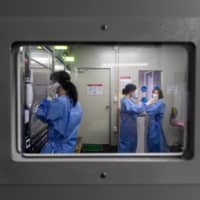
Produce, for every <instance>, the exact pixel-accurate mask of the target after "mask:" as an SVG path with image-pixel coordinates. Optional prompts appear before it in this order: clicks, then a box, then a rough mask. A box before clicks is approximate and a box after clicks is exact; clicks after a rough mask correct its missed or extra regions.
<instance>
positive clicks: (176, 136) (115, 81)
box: [15, 43, 188, 155]
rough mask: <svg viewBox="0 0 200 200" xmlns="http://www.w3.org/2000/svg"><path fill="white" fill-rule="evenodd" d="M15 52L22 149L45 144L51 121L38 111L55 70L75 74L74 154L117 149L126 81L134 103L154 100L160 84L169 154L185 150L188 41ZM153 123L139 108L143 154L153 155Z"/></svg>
mask: <svg viewBox="0 0 200 200" xmlns="http://www.w3.org/2000/svg"><path fill="white" fill-rule="evenodd" d="M15 50H16V55H17V80H18V107H20V113H21V115H20V116H21V119H20V120H21V126H22V131H21V133H20V134H18V138H17V143H18V150H19V151H21V152H24V153H40V151H41V149H42V148H43V147H44V145H45V144H46V143H47V142H48V130H49V125H48V123H45V122H43V121H42V120H40V119H39V118H38V117H37V116H36V115H35V113H36V112H37V111H36V110H37V109H38V106H39V104H40V103H41V101H43V99H45V98H47V96H48V87H49V84H51V83H50V76H51V74H52V73H54V72H58V71H65V72H66V73H67V74H69V76H70V77H71V82H72V83H73V84H74V85H75V86H76V88H77V91H78V102H79V103H80V106H81V108H82V118H81V122H80V125H79V128H78V130H77V134H76V142H75V150H74V153H76V154H79V153H120V151H119V148H118V146H119V143H120V134H122V132H123V134H124V133H126V130H125V129H124V130H122V127H125V126H124V125H123V124H122V122H121V113H122V111H121V102H122V99H123V98H125V97H124V94H122V90H123V89H124V88H126V86H127V85H129V86H130V85H132V86H134V87H135V86H136V89H135V90H134V98H133V101H134V102H135V103H134V104H135V105H137V106H139V105H143V104H146V103H147V102H148V101H149V100H150V99H152V91H154V90H155V88H159V89H160V90H162V93H163V99H162V102H164V105H165V109H164V111H163V113H162V121H161V122H160V126H162V134H163V137H164V138H165V140H166V141H165V143H166V144H167V146H168V151H167V153H182V152H183V151H184V147H185V144H186V142H187V112H188V111H187V98H188V86H187V84H188V76H187V75H188V49H187V47H185V46H184V45H180V44H156V43H155V44H106V43H105V44H98V43H97V44H90V43H88V44H87V43H85V44H84V43H83V44H82V43H80V44H73V43H69V44H39V45H38V44H37V45H36V44H32V45H30V44H28V45H26V44H24V45H18V46H16V47H15ZM150 121H151V120H149V116H148V114H147V112H145V111H142V112H141V113H138V114H137V116H136V117H135V122H133V123H135V124H134V127H136V129H137V133H136V134H137V144H134V145H136V146H135V148H136V150H135V153H136V154H138V155H139V154H148V153H149V151H148V147H147V146H148V140H149V137H148V136H147V135H148V134H149V133H148V132H149V131H150V130H149V123H151V122H150ZM131 123H132V122H131ZM125 128H126V127H125ZM129 131H130V128H129ZM133 131H134V130H133ZM158 137H159V136H158ZM126 139H127V138H126ZM130 140H131V139H130ZM127 153H131V152H127ZM160 153H162V152H160Z"/></svg>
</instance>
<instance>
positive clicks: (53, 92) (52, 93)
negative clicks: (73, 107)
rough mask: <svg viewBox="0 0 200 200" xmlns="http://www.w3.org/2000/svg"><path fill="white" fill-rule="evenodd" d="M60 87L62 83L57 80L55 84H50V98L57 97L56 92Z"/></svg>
mask: <svg viewBox="0 0 200 200" xmlns="http://www.w3.org/2000/svg"><path fill="white" fill-rule="evenodd" d="M58 87H60V84H59V83H58V82H55V83H54V84H53V85H50V86H49V87H48V97H47V98H48V99H49V100H51V99H53V98H55V97H56V93H57V90H58Z"/></svg>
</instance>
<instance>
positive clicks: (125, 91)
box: [122, 83, 137, 95]
mask: <svg viewBox="0 0 200 200" xmlns="http://www.w3.org/2000/svg"><path fill="white" fill-rule="evenodd" d="M136 89H137V87H136V85H134V84H131V83H129V84H127V85H126V86H125V88H124V89H123V90H122V94H123V95H126V94H128V93H130V92H133V91H135V90H136Z"/></svg>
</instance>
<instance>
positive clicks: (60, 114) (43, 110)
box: [36, 96, 82, 153]
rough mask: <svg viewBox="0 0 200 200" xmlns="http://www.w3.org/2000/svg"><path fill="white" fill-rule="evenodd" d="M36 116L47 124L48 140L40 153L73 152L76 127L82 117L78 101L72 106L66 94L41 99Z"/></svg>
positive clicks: (76, 132) (77, 127)
mask: <svg viewBox="0 0 200 200" xmlns="http://www.w3.org/2000/svg"><path fill="white" fill-rule="evenodd" d="M36 116H37V117H38V118H39V119H40V120H41V121H43V122H45V123H47V124H48V141H47V143H46V144H45V145H44V147H43V148H42V150H41V153H73V152H74V151H75V147H76V140H77V134H78V129H79V126H80V122H81V118H82V109H81V106H80V104H79V103H77V104H76V105H75V106H74V107H73V105H72V101H71V99H70V98H69V97H67V96H59V97H58V98H56V99H54V100H52V101H49V100H47V99H45V100H43V101H42V102H41V103H40V105H39V107H38V110H37V112H36Z"/></svg>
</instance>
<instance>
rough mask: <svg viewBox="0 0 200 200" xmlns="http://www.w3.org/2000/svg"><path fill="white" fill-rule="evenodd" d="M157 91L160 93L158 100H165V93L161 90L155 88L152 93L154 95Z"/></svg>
mask: <svg viewBox="0 0 200 200" xmlns="http://www.w3.org/2000/svg"><path fill="white" fill-rule="evenodd" d="M155 91H158V98H159V99H163V98H164V95H163V92H162V90H161V89H160V88H155V89H153V90H152V93H154V92H155Z"/></svg>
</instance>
